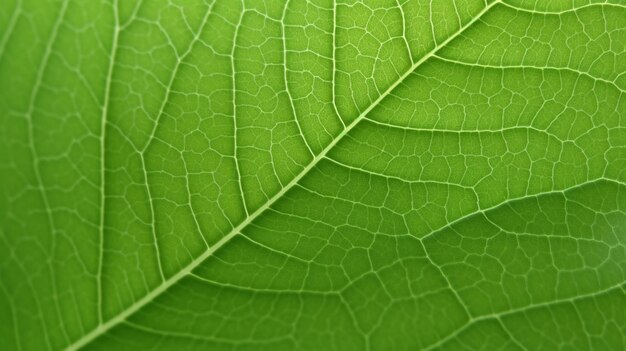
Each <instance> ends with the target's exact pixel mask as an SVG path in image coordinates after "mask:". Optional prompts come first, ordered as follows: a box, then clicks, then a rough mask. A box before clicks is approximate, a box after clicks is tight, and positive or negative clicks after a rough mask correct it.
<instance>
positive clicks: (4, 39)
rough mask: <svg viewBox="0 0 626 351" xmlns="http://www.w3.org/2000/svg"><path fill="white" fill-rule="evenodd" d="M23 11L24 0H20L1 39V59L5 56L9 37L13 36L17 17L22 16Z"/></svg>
mask: <svg viewBox="0 0 626 351" xmlns="http://www.w3.org/2000/svg"><path fill="white" fill-rule="evenodd" d="M21 13H22V1H18V2H17V4H16V6H15V10H14V11H13V13H12V14H11V19H10V20H9V24H8V25H7V27H6V28H5V30H4V34H3V35H2V39H1V40H0V61H1V59H2V57H3V56H4V49H5V48H6V46H7V44H8V43H9V39H10V38H11V35H12V34H13V30H14V29H15V26H16V25H17V19H18V18H19V17H20V14H21Z"/></svg>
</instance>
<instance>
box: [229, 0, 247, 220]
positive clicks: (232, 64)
mask: <svg viewBox="0 0 626 351" xmlns="http://www.w3.org/2000/svg"><path fill="white" fill-rule="evenodd" d="M241 5H242V7H245V6H244V4H243V2H242V3H241ZM237 22H238V23H237V25H235V33H234V34H233V49H232V50H231V52H230V69H231V71H232V84H233V156H234V162H235V171H236V172H237V185H238V186H239V193H240V194H241V203H242V206H243V211H244V212H245V213H246V217H247V216H249V215H250V214H249V213H248V205H247V203H246V196H245V193H244V191H243V177H242V176H241V170H240V169H239V157H237V150H238V149H239V147H238V144H237V131H238V130H239V129H238V128H237V80H236V78H235V75H236V71H235V50H236V49H237V37H239V27H241V23H242V22H243V11H242V13H241V15H240V16H239V19H238V21H237Z"/></svg>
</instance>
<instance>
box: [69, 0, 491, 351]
mask: <svg viewBox="0 0 626 351" xmlns="http://www.w3.org/2000/svg"><path fill="white" fill-rule="evenodd" d="M500 1H501V0H497V1H494V2H493V3H491V4H489V5H488V6H486V7H485V8H484V9H483V10H482V11H481V12H480V13H478V14H477V15H476V17H474V18H473V19H472V20H471V21H469V22H468V23H467V24H466V25H465V26H463V27H461V28H459V29H458V30H457V31H456V32H455V33H453V34H452V35H451V36H450V37H449V38H448V39H446V40H445V41H443V42H442V43H441V44H440V45H438V46H436V47H435V48H433V49H432V50H431V51H430V52H428V53H427V54H426V55H424V56H423V57H422V58H421V59H420V60H419V61H417V62H415V64H413V65H412V66H411V67H410V68H409V69H408V70H407V71H406V72H405V73H404V74H403V75H402V76H400V77H399V78H398V79H397V80H396V81H395V82H394V83H393V84H392V85H390V86H389V87H388V88H387V90H385V91H384V92H383V93H382V94H381V95H380V96H379V97H378V98H377V99H376V100H375V101H374V102H372V104H370V105H369V106H368V107H367V109H365V110H364V111H363V113H361V114H360V115H359V116H358V117H357V118H355V119H354V120H353V121H352V122H351V123H350V124H349V125H348V126H347V127H346V128H345V129H344V130H343V131H342V132H341V133H339V135H338V136H337V137H336V138H335V139H334V140H333V141H332V142H331V143H330V144H328V146H326V147H325V148H324V150H322V152H320V153H319V154H318V155H317V156H316V157H315V158H314V159H313V161H312V162H311V163H310V164H309V165H307V166H306V167H305V168H304V169H303V170H302V171H301V172H300V173H299V174H298V175H297V176H296V177H294V178H293V179H292V180H291V181H290V182H289V183H288V184H287V185H286V186H285V187H283V188H282V189H281V190H280V191H279V192H277V193H276V194H275V195H274V196H272V197H271V198H270V199H269V200H268V201H267V202H266V203H265V204H264V205H263V206H261V207H259V208H258V209H257V210H256V211H254V212H253V213H252V214H251V215H250V216H248V217H247V218H246V219H245V220H244V221H243V222H241V223H240V224H239V225H237V226H236V227H235V228H233V229H232V230H231V231H230V232H229V233H228V234H226V235H225V236H223V237H222V238H221V239H220V240H218V241H217V242H216V243H215V244H214V245H213V246H212V247H210V248H209V249H208V250H206V251H205V252H204V253H202V254H201V255H200V256H198V257H197V258H195V259H194V260H193V261H191V263H189V264H188V265H187V266H185V267H184V268H183V269H181V270H180V271H179V272H178V273H176V274H174V275H172V276H171V277H170V278H168V279H166V280H165V281H163V282H162V283H161V285H159V286H158V287H157V288H155V289H154V290H152V291H151V292H149V293H148V294H147V295H145V296H144V297H142V298H141V299H139V300H138V301H137V302H135V303H133V304H132V305H130V306H129V307H128V308H127V309H125V310H124V311H122V312H120V313H119V314H117V315H116V316H115V317H113V318H111V319H109V320H108V321H107V322H105V323H103V324H100V325H99V326H98V327H97V328H95V329H93V330H92V331H91V332H89V333H88V334H85V335H84V336H83V337H81V338H80V339H78V340H76V341H75V342H74V343H72V344H71V345H69V346H68V347H67V350H77V349H79V348H81V347H83V346H85V345H87V344H89V343H90V342H91V341H93V340H94V339H96V338H97V337H99V336H100V335H102V334H104V333H106V332H107V331H109V330H110V329H111V328H112V327H114V326H116V325H117V324H119V323H120V322H123V321H124V320H125V319H127V318H128V317H130V316H131V315H132V314H133V313H135V312H137V311H138V310H140V309H141V308H142V307H143V306H145V305H147V304H149V303H150V302H151V301H152V300H154V299H155V298H156V297H158V296H159V295H161V294H162V293H163V292H165V291H166V290H167V289H169V288H170V287H171V286H172V285H174V284H175V283H177V282H178V281H179V280H181V279H182V278H184V277H185V276H187V275H188V274H189V273H191V272H192V271H193V270H194V269H195V268H196V267H198V266H199V265H200V264H201V263H202V262H204V260H206V259H207V258H209V257H210V256H211V255H213V253H215V251H217V250H219V249H220V248H221V247H222V246H224V245H225V244H226V243H228V242H229V241H230V240H231V239H232V238H233V237H235V236H236V235H237V234H239V233H240V232H241V231H242V230H243V229H244V228H245V227H247V226H248V225H249V224H250V223H252V222H253V221H254V220H255V219H256V218H257V217H259V216H260V215H261V214H262V213H263V212H265V210H267V209H268V208H269V207H270V206H272V205H273V204H274V203H275V202H276V201H278V200H279V199H280V198H282V197H283V196H284V195H285V194H286V193H287V192H288V191H289V190H290V189H291V188H292V187H293V186H294V185H296V184H297V183H298V182H300V180H301V179H302V178H304V176H306V175H307V174H308V173H309V171H311V170H312V169H313V168H315V166H316V165H317V164H318V162H319V161H321V160H322V159H324V157H325V156H326V154H327V153H328V152H330V150H332V149H333V148H334V147H335V145H337V144H338V143H339V141H341V140H342V139H343V137H344V136H346V135H347V134H348V133H349V132H350V131H351V130H352V129H354V127H355V126H356V125H357V124H359V122H360V121H361V120H363V119H364V117H365V116H366V115H367V114H368V113H369V112H370V111H372V110H373V109H374V108H375V107H376V106H377V105H378V104H379V103H380V102H381V101H382V100H383V99H385V98H386V97H387V96H388V95H389V94H390V93H391V92H392V91H393V90H394V89H395V88H396V87H397V86H398V85H400V84H401V83H402V82H404V80H405V79H406V78H407V77H408V76H409V75H411V73H413V71H415V70H416V69H417V68H418V67H419V66H421V65H422V63H424V62H425V61H427V60H428V59H430V58H431V57H432V56H433V55H434V54H435V52H437V51H438V50H439V49H441V48H442V47H444V46H446V45H447V44H448V43H449V42H451V41H452V40H454V39H455V38H456V37H457V36H459V35H460V34H461V33H462V32H463V31H465V30H466V29H467V28H469V27H470V26H471V25H472V24H474V23H475V22H477V21H478V20H479V19H480V18H481V17H482V16H483V15H484V14H485V13H487V12H488V11H489V10H490V9H491V8H492V7H494V6H495V5H496V4H498V3H500Z"/></svg>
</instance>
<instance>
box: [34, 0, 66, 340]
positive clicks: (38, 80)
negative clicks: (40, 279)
mask: <svg viewBox="0 0 626 351" xmlns="http://www.w3.org/2000/svg"><path fill="white" fill-rule="evenodd" d="M68 6H69V0H67V1H64V2H63V3H62V4H61V9H60V10H59V13H58V17H57V21H56V22H55V23H54V25H53V27H52V30H51V32H50V39H49V40H48V43H47V45H46V47H45V49H44V53H43V57H42V59H41V63H40V65H39V68H38V70H37V75H36V77H35V82H34V85H33V90H32V92H31V95H30V97H29V100H28V108H27V111H26V113H25V116H26V119H27V122H28V144H29V148H30V151H31V153H32V157H33V161H32V166H33V173H34V175H35V181H36V182H37V185H38V189H39V192H40V193H41V199H42V202H43V204H44V206H45V208H46V211H45V212H46V217H47V220H48V225H49V226H50V231H51V236H52V248H51V249H50V252H51V255H52V256H54V253H55V251H56V243H57V241H56V236H55V234H56V229H55V227H56V225H55V223H54V217H53V216H52V213H51V212H52V208H51V207H50V201H49V200H48V194H47V192H46V189H45V188H44V183H43V178H42V176H41V170H40V167H39V162H38V160H37V147H36V146H35V131H34V125H33V113H34V112H35V103H36V101H37V96H39V92H40V90H41V87H42V85H43V78H44V74H45V72H46V68H47V67H48V65H49V63H50V56H52V48H53V46H54V44H55V43H56V41H57V37H58V34H59V31H60V28H61V25H62V23H63V20H64V19H65V15H66V13H67V8H68ZM48 261H49V262H48V263H49V264H48V265H47V268H48V270H49V271H50V276H51V283H52V294H53V296H57V295H58V293H57V284H56V277H55V274H54V271H53V269H52V267H53V265H52V262H51V261H52V260H51V258H50V257H48ZM35 301H36V305H37V309H38V310H39V312H41V307H40V305H39V299H37V298H36V299H35ZM54 305H55V308H54V309H55V311H56V318H57V319H58V322H59V329H60V330H61V333H62V334H63V337H64V338H65V339H66V340H70V338H69V337H68V335H67V331H66V330H65V325H64V324H63V320H62V318H61V314H60V313H61V308H60V306H59V301H58V299H54ZM41 324H42V329H43V332H44V338H45V340H46V345H47V346H48V348H49V349H52V345H51V344H50V336H49V335H48V329H47V328H46V325H45V324H44V320H43V319H41Z"/></svg>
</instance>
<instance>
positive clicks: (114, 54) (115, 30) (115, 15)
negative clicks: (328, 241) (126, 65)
mask: <svg viewBox="0 0 626 351" xmlns="http://www.w3.org/2000/svg"><path fill="white" fill-rule="evenodd" d="M118 5H119V0H115V2H114V3H113V18H114V21H115V23H114V28H113V41H112V43H111V58H110V60H109V68H108V72H107V77H106V86H105V88H104V102H103V106H102V116H101V117H100V120H101V121H100V132H101V133H102V135H101V137H100V225H99V229H100V230H99V234H100V237H99V240H100V245H99V246H100V253H99V257H98V277H97V282H96V284H97V289H98V301H97V303H98V324H101V323H102V308H103V304H102V293H103V292H102V268H103V264H104V220H105V210H104V207H105V205H106V198H105V197H106V190H105V189H106V182H105V176H106V169H105V167H106V163H105V159H104V158H105V150H104V148H105V146H106V143H105V139H106V126H107V115H108V114H109V101H110V99H111V85H112V80H113V69H114V67H115V61H116V57H117V49H118V39H119V34H120V22H119V21H120V17H119V11H118Z"/></svg>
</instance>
